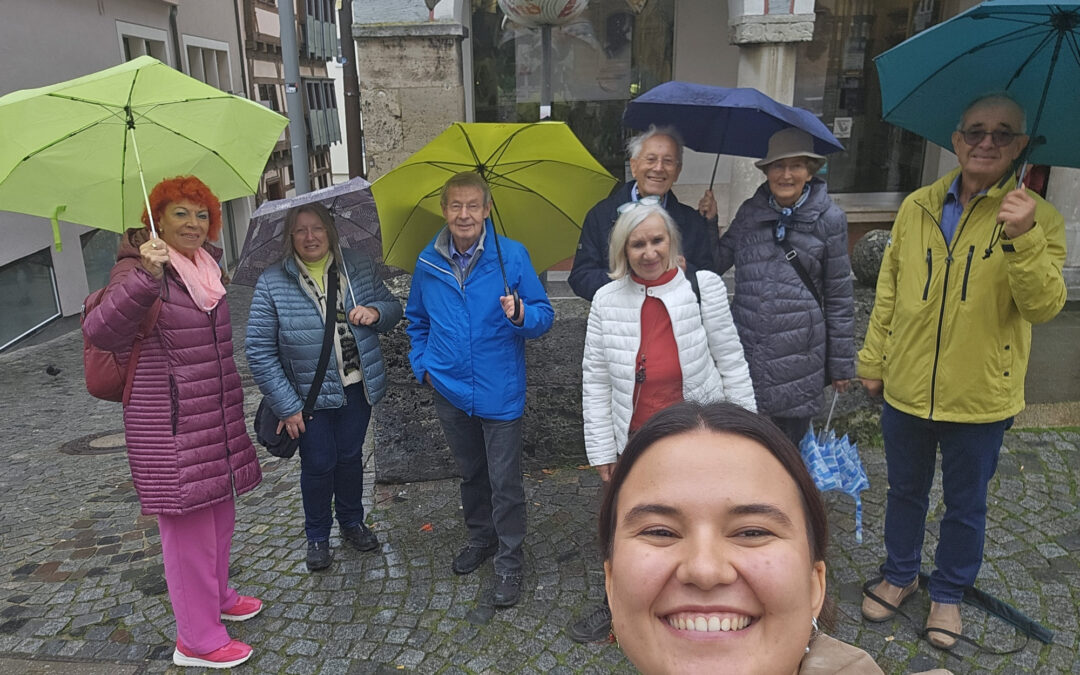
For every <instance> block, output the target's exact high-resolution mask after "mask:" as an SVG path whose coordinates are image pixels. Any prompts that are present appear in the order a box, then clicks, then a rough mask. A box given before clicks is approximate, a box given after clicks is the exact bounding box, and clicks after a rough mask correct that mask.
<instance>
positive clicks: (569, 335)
mask: <svg viewBox="0 0 1080 675" xmlns="http://www.w3.org/2000/svg"><path fill="white" fill-rule="evenodd" d="M410 279H411V277H409V276H407V275H402V276H400V277H396V278H394V279H392V280H390V281H388V282H387V286H389V287H390V288H391V290H392V291H393V292H394V294H395V295H398V297H399V298H400V299H401V301H402V303H403V304H404V303H405V300H406V299H407V297H408V293H409V291H408V284H409V280H410ZM551 304H552V305H553V306H554V307H555V323H554V325H553V326H552V329H551V330H550V331H548V333H547V334H546V335H544V336H543V337H541V338H539V339H536V340H529V341H528V343H527V348H526V351H525V359H526V364H527V396H526V404H525V430H524V442H525V465H526V468H527V469H529V470H535V469H539V468H542V467H549V466H558V465H566V464H575V465H576V464H585V463H587V461H586V459H585V442H584V437H583V436H582V421H581V355H582V351H583V349H584V344H585V321H586V319H587V317H588V311H589V305H588V303H586V302H584V301H582V300H577V299H555V300H552V301H551ZM405 326H406V322H405V321H402V322H401V323H399V324H398V325H397V327H396V328H395V329H394V330H393V331H392V332H390V333H389V334H387V335H384V336H382V350H383V356H384V358H385V359H386V370H387V393H386V398H385V399H383V401H382V402H381V403H380V404H379V405H377V406H376V407H375V411H374V419H373V422H374V424H373V426H374V434H375V478H376V480H377V481H379V482H384V483H401V482H410V481H419V480H437V479H440V478H447V477H450V476H456V475H457V469H456V467H455V466H454V461H453V458H452V456H451V455H450V450H449V449H448V448H447V447H446V441H445V440H444V438H443V434H442V429H441V428H440V427H439V423H438V420H437V419H436V418H435V409H434V407H433V405H432V402H431V389H430V388H428V387H426V386H422V385H420V384H418V383H417V381H416V378H415V377H413V374H412V369H411V368H410V366H409V339H408V336H407V335H406V334H405Z"/></svg>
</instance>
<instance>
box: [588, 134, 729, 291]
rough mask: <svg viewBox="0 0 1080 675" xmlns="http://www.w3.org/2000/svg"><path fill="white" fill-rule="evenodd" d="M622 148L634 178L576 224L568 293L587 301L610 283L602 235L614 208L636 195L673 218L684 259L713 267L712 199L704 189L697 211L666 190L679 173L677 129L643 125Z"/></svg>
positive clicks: (680, 147) (614, 214)
mask: <svg viewBox="0 0 1080 675" xmlns="http://www.w3.org/2000/svg"><path fill="white" fill-rule="evenodd" d="M627 151H628V152H629V154H630V173H631V174H632V175H633V176H634V181H633V182H631V183H627V184H626V185H623V186H622V187H620V188H619V189H618V190H616V191H615V193H614V194H612V195H611V196H609V197H607V198H606V199H604V200H603V201H601V202H600V203H598V204H597V205H596V206H594V207H593V208H592V209H591V210H590V211H589V213H588V215H586V216H585V223H584V224H583V225H582V226H581V238H580V239H578V247H577V254H576V255H575V256H574V268H573V270H571V272H570V278H569V279H568V281H569V283H570V288H572V289H574V293H576V294H577V295H579V296H580V297H582V298H585V299H586V300H589V301H591V300H592V298H593V295H594V294H595V293H596V291H597V290H599V288H600V287H601V286H603V285H604V284H606V283H607V282H609V281H611V278H610V277H608V239H609V237H610V236H611V228H612V226H613V225H614V224H615V219H616V218H618V217H619V209H620V207H622V206H623V205H625V204H632V203H634V202H637V201H638V200H639V199H644V198H650V197H651V198H654V199H657V200H658V201H659V203H660V205H661V206H663V207H664V209H666V210H667V212H668V213H670V214H671V217H672V218H674V219H675V224H676V225H678V226H679V234H681V235H682V244H683V253H684V254H685V255H686V260H687V262H689V263H690V264H691V265H693V266H694V267H695V268H696V269H708V270H711V269H713V268H714V265H713V249H714V245H715V243H716V240H717V236H718V234H717V229H716V223H717V216H716V200H715V199H714V198H713V195H712V191H711V190H710V191H706V192H705V196H704V197H702V198H701V202H700V203H699V204H698V210H697V211H695V210H694V209H692V208H691V207H689V206H687V205H686V204H683V203H681V202H680V201H679V200H678V199H677V198H676V197H675V195H674V194H673V193H672V192H671V186H672V185H673V184H674V183H675V181H676V180H678V179H679V173H680V172H681V171H682V158H683V145H682V139H681V138H680V137H679V135H678V133H677V132H676V131H675V130H674V129H671V128H667V127H664V128H657V127H649V130H648V131H646V132H645V133H643V134H641V135H639V136H636V137H634V138H633V139H632V140H631V141H630V143H629V144H627Z"/></svg>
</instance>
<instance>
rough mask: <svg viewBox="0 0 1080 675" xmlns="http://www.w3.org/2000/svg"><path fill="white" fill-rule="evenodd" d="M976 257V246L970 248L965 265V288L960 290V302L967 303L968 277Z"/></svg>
mask: <svg viewBox="0 0 1080 675" xmlns="http://www.w3.org/2000/svg"><path fill="white" fill-rule="evenodd" d="M974 255H975V247H974V246H970V247H968V254H967V264H966V265H964V286H963V288H961V290H960V302H967V287H968V276H969V275H970V274H971V258H972V256H974ZM924 299H925V298H924Z"/></svg>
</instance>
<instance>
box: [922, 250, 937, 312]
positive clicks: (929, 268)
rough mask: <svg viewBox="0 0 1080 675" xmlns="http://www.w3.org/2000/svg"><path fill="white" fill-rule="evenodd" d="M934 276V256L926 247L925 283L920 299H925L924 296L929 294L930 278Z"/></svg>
mask: <svg viewBox="0 0 1080 675" xmlns="http://www.w3.org/2000/svg"><path fill="white" fill-rule="evenodd" d="M933 276H934V258H933V256H932V255H931V253H930V249H926V285H925V286H923V291H922V299H923V302H925V301H926V297H927V296H928V295H929V294H930V279H931V278H932V277H933Z"/></svg>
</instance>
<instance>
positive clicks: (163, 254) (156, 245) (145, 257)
mask: <svg viewBox="0 0 1080 675" xmlns="http://www.w3.org/2000/svg"><path fill="white" fill-rule="evenodd" d="M139 255H140V256H141V257H142V261H141V262H142V267H143V269H144V270H146V271H147V272H149V273H150V276H152V277H154V278H155V279H161V276H162V275H163V274H164V273H165V265H166V264H168V262H169V247H168V246H166V245H165V242H163V241H161V240H160V239H158V238H157V237H156V236H155V237H153V238H151V239H148V240H147V241H144V242H143V243H142V245H141V246H139Z"/></svg>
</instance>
